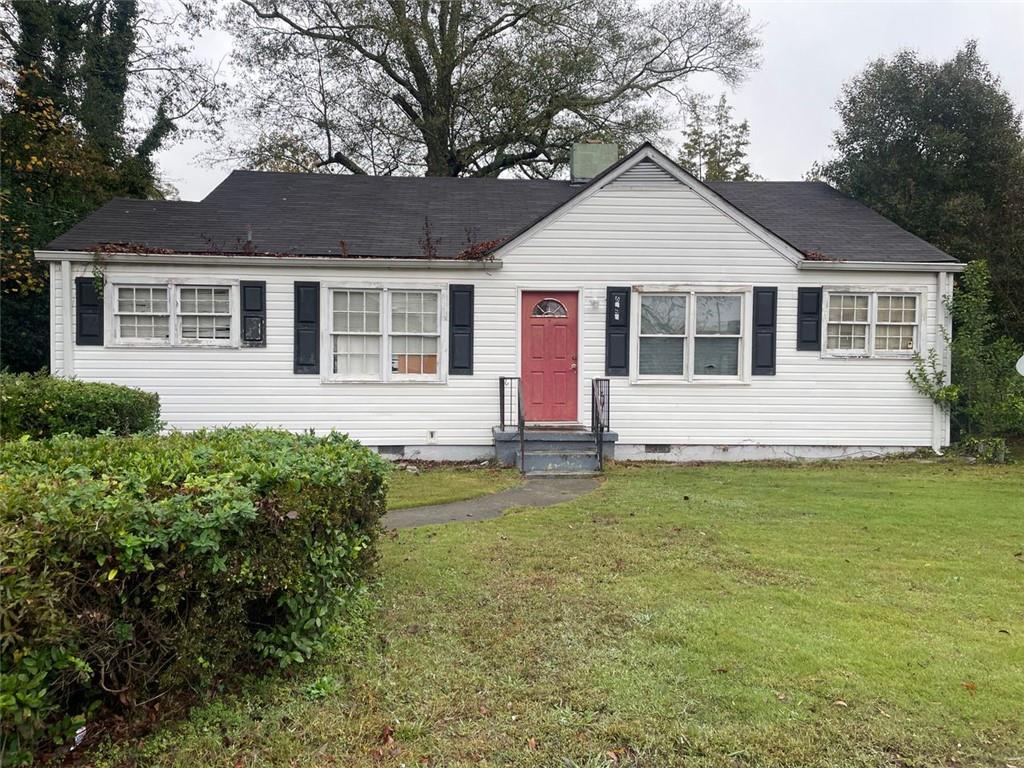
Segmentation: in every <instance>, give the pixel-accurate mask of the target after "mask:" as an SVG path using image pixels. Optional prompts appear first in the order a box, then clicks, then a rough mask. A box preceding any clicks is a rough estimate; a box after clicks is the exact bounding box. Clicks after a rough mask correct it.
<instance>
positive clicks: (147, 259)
mask: <svg viewBox="0 0 1024 768" xmlns="http://www.w3.org/2000/svg"><path fill="white" fill-rule="evenodd" d="M35 256H36V259H37V260H38V261H46V262H51V261H75V262H82V261H87V262H97V263H99V264H159V265H193V266H202V265H205V264H217V265H225V264H233V265H238V266H246V267H255V266H271V267H294V266H302V267H330V268H333V269H423V270H453V269H469V270H482V271H486V270H498V269H501V267H502V262H501V260H500V259H402V258H373V257H366V258H363V257H358V258H354V257H341V256H259V255H252V254H208V253H100V254H98V255H97V254H96V253H94V252H91V251H52V250H50V251H43V250H41V251H36V254H35Z"/></svg>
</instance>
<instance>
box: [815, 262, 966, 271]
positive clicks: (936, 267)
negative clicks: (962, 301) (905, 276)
mask: <svg viewBox="0 0 1024 768" xmlns="http://www.w3.org/2000/svg"><path fill="white" fill-rule="evenodd" d="M964 266H965V265H964V264H963V263H962V262H959V261H827V260H821V259H813V260H812V259H806V260H804V261H801V262H800V263H799V264H797V268H798V269H810V270H815V269H822V270H828V271H855V272H963V271H964Z"/></svg>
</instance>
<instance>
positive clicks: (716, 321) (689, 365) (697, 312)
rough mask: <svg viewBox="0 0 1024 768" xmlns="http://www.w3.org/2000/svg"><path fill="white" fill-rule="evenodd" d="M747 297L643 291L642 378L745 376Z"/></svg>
mask: <svg viewBox="0 0 1024 768" xmlns="http://www.w3.org/2000/svg"><path fill="white" fill-rule="evenodd" d="M745 296H746V293H740V292H722V293H716V292H711V291H697V290H692V291H678V292H676V291H673V292H671V293H670V292H665V293H661V292H643V293H641V294H640V297H639V298H640V301H639V315H640V317H639V333H638V339H637V346H638V349H637V353H638V354H637V369H636V370H637V374H638V376H639V378H641V379H642V378H677V379H684V380H694V379H697V380H699V379H707V380H716V379H722V378H732V379H739V378H741V377H742V376H743V375H744V374H745V371H744V366H743V362H742V361H743V348H744V346H745V344H744V332H745V328H744V315H745V309H744V299H745Z"/></svg>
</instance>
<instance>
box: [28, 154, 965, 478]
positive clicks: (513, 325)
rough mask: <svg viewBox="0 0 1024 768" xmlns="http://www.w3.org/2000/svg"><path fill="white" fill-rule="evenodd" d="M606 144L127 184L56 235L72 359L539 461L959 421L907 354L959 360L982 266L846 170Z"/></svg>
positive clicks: (938, 439) (849, 438) (214, 401)
mask: <svg viewBox="0 0 1024 768" xmlns="http://www.w3.org/2000/svg"><path fill="white" fill-rule="evenodd" d="M609 151H612V152H614V149H613V148H609V147H608V146H607V145H581V146H580V147H579V151H578V154H577V155H576V156H575V157H574V159H573V170H574V178H573V180H572V181H546V180H544V181H538V180H509V179H450V178H396V177H359V176H327V175H312V174H282V173H256V172H244V171H240V172H235V173H233V174H231V176H230V177H229V178H228V179H226V180H225V181H224V182H223V183H222V184H221V185H220V186H219V187H218V188H217V189H215V190H214V191H213V192H211V193H210V195H209V196H208V197H207V198H206V199H204V200H202V201H201V202H174V201H137V200H115V201H112V202H110V203H108V204H107V205H106V206H104V207H103V208H102V209H100V210H99V211H97V212H96V213H94V214H93V215H91V216H90V217H89V218H87V219H86V220H85V221H83V222H82V223H80V224H78V225H77V226H76V227H74V228H73V229H72V230H71V231H69V232H68V233H66V234H64V235H62V236H61V237H58V238H57V239H56V240H54V241H53V242H52V243H51V244H50V245H49V246H47V249H46V250H44V251H41V252H39V253H38V255H37V257H38V258H39V259H42V260H45V261H47V262H49V263H50V269H51V278H52V279H51V281H50V285H51V299H52V302H51V306H52V310H51V338H52V350H51V369H52V371H53V372H54V373H55V374H58V375H62V376H74V377H78V378H81V379H86V380H92V381H109V382H115V383H118V384H126V385H130V386H135V387H140V388H142V389H146V390H150V391H153V392H157V393H159V395H160V401H161V406H162V415H163V418H164V419H165V420H166V422H167V424H168V426H169V427H172V428H180V429H186V430H187V429H197V428H200V427H208V426H218V425H243V424H254V425H259V426H267V427H271V426H272V427H284V428H287V429H293V430H306V429H315V430H317V431H327V430H332V429H335V430H342V431H345V432H348V433H350V434H351V435H352V436H354V437H356V438H358V439H359V440H361V441H363V442H364V443H366V444H367V445H370V446H374V447H377V448H378V449H379V450H381V451H382V452H383V453H387V454H390V455H400V456H405V457H420V458H431V459H434V458H436V459H442V458H451V459H469V458H478V457H487V456H494V453H495V444H496V440H497V442H498V444H499V447H500V448H502V449H503V450H502V451H500V452H499V453H500V454H501V455H502V456H504V457H506V458H509V457H517V456H522V457H523V458H524V460H525V465H526V467H527V468H528V469H530V468H532V469H548V470H559V469H563V468H566V467H570V466H573V467H577V468H579V467H581V466H582V467H585V468H587V467H590V466H592V465H591V464H588V462H586V461H580V459H581V457H584V458H585V456H586V455H587V454H588V452H589V453H590V454H594V446H595V445H596V444H597V443H596V442H595V441H596V440H597V439H598V438H596V437H594V435H593V434H592V432H591V430H592V428H598V427H599V428H601V429H602V430H606V431H608V434H606V435H604V437H603V440H604V444H605V450H606V452H609V451H611V450H612V446H614V454H615V455H616V457H618V458H626V459H669V460H685V459H737V458H769V457H780V458H781V457H841V456H863V455H875V454H884V453H889V452H895V451H905V450H910V449H914V448H918V447H926V446H929V447H931V448H934V449H936V450H939V449H940V448H941V447H942V446H944V445H946V444H948V441H949V421H948V418H947V416H946V414H945V413H943V411H942V410H941V409H939V408H937V407H936V406H934V405H933V404H932V402H931V401H930V400H929V399H928V398H926V397H924V396H922V395H920V394H918V393H917V392H915V391H914V389H913V388H912V387H911V385H910V383H909V382H908V380H907V375H906V374H907V370H908V369H909V367H910V363H911V356H912V355H913V353H914V352H926V351H928V350H929V349H930V348H932V347H934V348H936V349H937V350H938V351H939V353H940V356H941V359H942V360H944V361H947V362H946V363H945V364H946V365H947V367H948V356H947V350H946V349H945V348H944V336H943V333H942V329H943V328H944V327H945V328H946V329H947V330H948V328H949V318H948V317H947V315H946V312H945V310H944V306H943V303H942V297H943V296H944V295H946V294H948V293H949V292H950V290H951V287H952V274H953V273H954V272H957V271H959V269H960V265H959V264H958V262H956V261H955V260H954V259H953V258H952V257H950V256H948V255H947V254H945V253H943V252H941V251H939V250H938V249H936V248H934V247H933V246H931V245H929V244H928V243H926V242H924V241H922V240H920V239H919V238H917V237H915V236H914V235H911V234H910V233H908V232H906V231H905V230H902V229H900V228H899V227H898V226H896V225H895V224H894V223H892V222H890V221H888V220H887V219H885V218H883V217H881V216H879V215H878V214H876V213H875V212H873V211H871V210H870V209H868V208H866V207H864V206H862V205H860V204H859V203H856V202H855V201H853V200H851V199H849V198H847V197H845V196H843V195H841V194H839V193H838V192H836V191H835V190H833V189H832V188H830V187H828V186H827V185H825V184H822V183H814V182H722V183H708V184H704V183H701V182H699V181H697V180H696V179H694V178H693V177H692V176H690V175H689V174H687V173H686V172H685V171H683V170H682V169H680V168H679V167H678V166H677V165H675V164H674V163H673V162H672V161H671V160H669V159H668V158H667V157H665V156H664V155H663V154H662V153H660V152H659V151H658V150H657V149H655V148H654V147H652V146H650V145H644V146H641V147H640V148H639V149H637V150H636V151H634V152H633V153H631V154H630V155H629V156H627V157H625V158H623V159H621V160H618V161H615V159H614V157H608V152H609ZM601 165H607V166H608V167H605V168H603V170H602V169H601ZM587 177H589V179H588V178H587ZM520 391H521V400H520V398H519V393H520ZM595 399H596V404H597V405H598V406H599V407H598V408H594V407H593V406H594V405H595ZM520 402H521V403H522V408H521V409H520V408H519V403H520ZM502 410H504V412H502ZM520 410H521V411H522V414H521V415H522V418H520ZM542 428H546V429H542Z"/></svg>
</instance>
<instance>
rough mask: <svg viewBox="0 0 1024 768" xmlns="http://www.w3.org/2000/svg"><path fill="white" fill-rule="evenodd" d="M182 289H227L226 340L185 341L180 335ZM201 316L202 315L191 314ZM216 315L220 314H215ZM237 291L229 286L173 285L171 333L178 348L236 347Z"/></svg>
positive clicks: (180, 283)
mask: <svg viewBox="0 0 1024 768" xmlns="http://www.w3.org/2000/svg"><path fill="white" fill-rule="evenodd" d="M182 288H227V289H228V315H229V317H230V318H231V328H230V331H231V332H230V334H229V335H228V338H226V339H186V338H184V337H183V336H182V335H181V326H182V323H181V317H182V315H184V314H186V313H184V312H182V311H181V289H182ZM188 314H190V315H192V314H195V315H196V316H202V314H204V313H199V312H196V313H192V312H189V313H188ZM217 314H218V315H219V314H220V313H217ZM238 322H239V320H238V290H237V287H233V286H231V285H223V284H217V283H212V282H210V283H207V282H202V283H198V282H197V283H191V282H189V283H184V282H181V281H178V282H176V283H174V322H173V333H174V336H173V338H174V343H175V345H176V346H179V347H237V346H238Z"/></svg>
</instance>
